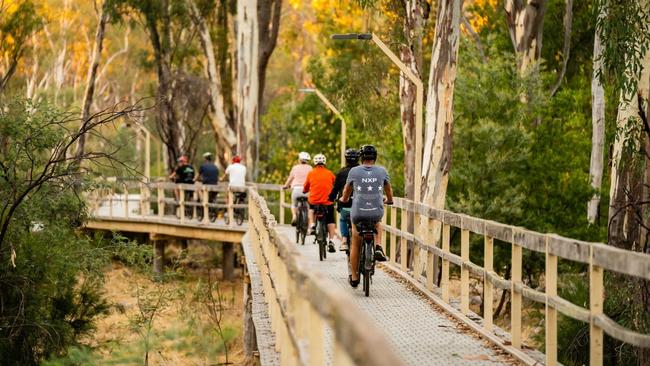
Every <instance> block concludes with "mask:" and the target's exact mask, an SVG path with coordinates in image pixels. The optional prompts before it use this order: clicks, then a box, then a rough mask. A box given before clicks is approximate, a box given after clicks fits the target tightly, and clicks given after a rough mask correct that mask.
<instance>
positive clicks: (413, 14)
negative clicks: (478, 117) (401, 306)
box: [399, 0, 429, 232]
mask: <svg viewBox="0 0 650 366" xmlns="http://www.w3.org/2000/svg"><path fill="white" fill-rule="evenodd" d="M404 7H405V9H404V10H405V11H406V16H405V17H404V27H403V32H404V38H405V40H406V44H404V45H402V46H401V47H400V53H399V57H400V59H401V60H402V62H403V63H404V64H405V65H406V66H408V67H409V69H411V71H413V73H414V74H415V75H416V76H418V77H419V78H422V76H421V70H422V36H423V33H424V25H425V23H426V19H427V18H428V16H429V5H428V4H427V3H426V2H424V1H420V0H407V1H404ZM415 89H416V88H415V85H413V83H412V82H411V81H410V80H409V79H408V78H407V77H406V76H405V75H403V74H400V79H399V97H400V116H401V120H402V132H403V133H402V136H403V143H404V196H405V197H406V198H407V199H413V197H414V196H415V192H414V190H415V166H414V165H413V163H412V162H413V161H415V92H416V90H415ZM409 222H411V220H409ZM411 232H412V231H411Z"/></svg>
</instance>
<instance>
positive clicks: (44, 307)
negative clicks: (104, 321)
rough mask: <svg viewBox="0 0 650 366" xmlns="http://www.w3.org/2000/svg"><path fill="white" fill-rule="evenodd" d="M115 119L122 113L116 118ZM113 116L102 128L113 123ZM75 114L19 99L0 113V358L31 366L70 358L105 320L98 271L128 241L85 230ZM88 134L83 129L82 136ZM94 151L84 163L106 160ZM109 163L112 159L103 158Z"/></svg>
mask: <svg viewBox="0 0 650 366" xmlns="http://www.w3.org/2000/svg"><path fill="white" fill-rule="evenodd" d="M118 114H119V113H118ZM118 114H115V113H114V112H110V113H108V114H107V115H104V116H103V117H101V116H100V117H99V121H97V122H98V123H100V124H101V123H109V122H110V121H112V120H113V119H114V118H117V115H118ZM75 118H76V117H75V114H73V113H62V112H59V111H57V110H56V109H54V108H53V107H51V106H49V105H47V104H33V103H31V102H29V101H15V102H12V103H10V104H6V105H4V106H3V108H2V111H1V112H0V228H1V230H2V231H1V234H0V360H2V364H3V365H35V364H38V363H39V362H40V361H41V360H42V359H43V358H46V357H48V356H51V355H56V354H60V353H62V352H64V351H65V350H66V349H67V347H68V346H70V345H72V344H75V342H76V340H77V339H78V337H79V336H80V335H83V334H87V333H89V332H91V331H92V330H93V321H94V320H95V319H96V317H97V316H99V315H102V314H104V313H106V311H107V310H108V308H109V304H108V303H107V302H106V301H105V300H104V298H103V297H102V292H101V287H102V280H103V275H102V269H103V268H104V267H105V266H106V265H107V264H108V263H109V262H110V260H111V258H112V257H113V256H114V255H115V254H119V253H121V254H120V255H122V256H124V257H130V258H133V257H138V258H142V256H141V255H135V254H129V255H127V254H126V253H127V252H129V251H131V250H136V251H137V250H138V248H137V246H135V245H133V244H127V243H125V242H124V240H120V239H118V240H114V241H111V240H105V239H103V238H101V237H89V236H87V235H85V234H84V232H83V231H81V230H80V227H79V225H80V223H81V222H82V221H83V220H84V219H85V216H86V207H85V204H84V201H83V200H82V199H81V195H83V194H84V192H83V191H84V187H86V186H87V185H86V184H84V183H83V181H80V180H79V179H80V175H79V174H78V172H80V170H79V165H78V162H77V160H76V159H75V157H74V155H73V154H72V147H74V146H75V142H76V139H77V138H78V137H79V133H86V132H87V131H85V132H84V128H85V127H91V126H96V124H95V123H96V122H90V124H82V127H81V129H80V127H79V121H78V120H76V119H75ZM78 131H82V132H78ZM100 156H103V155H102V154H99V155H97V154H94V153H88V154H87V155H84V156H83V158H84V159H86V158H90V157H100ZM104 157H106V156H104Z"/></svg>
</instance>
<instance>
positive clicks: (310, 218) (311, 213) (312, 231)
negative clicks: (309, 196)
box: [307, 203, 316, 235]
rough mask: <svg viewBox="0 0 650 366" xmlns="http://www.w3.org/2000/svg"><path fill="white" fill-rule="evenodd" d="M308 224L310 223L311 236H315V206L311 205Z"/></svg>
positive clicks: (308, 212)
mask: <svg viewBox="0 0 650 366" xmlns="http://www.w3.org/2000/svg"><path fill="white" fill-rule="evenodd" d="M307 222H308V223H309V235H314V232H315V230H316V223H315V221H314V205H312V204H311V203H310V204H309V211H307Z"/></svg>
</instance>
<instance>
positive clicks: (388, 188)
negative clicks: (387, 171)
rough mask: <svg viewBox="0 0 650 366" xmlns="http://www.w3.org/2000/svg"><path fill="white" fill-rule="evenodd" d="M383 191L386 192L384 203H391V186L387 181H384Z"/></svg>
mask: <svg viewBox="0 0 650 366" xmlns="http://www.w3.org/2000/svg"><path fill="white" fill-rule="evenodd" d="M384 193H386V203H391V204H392V203H393V187H392V186H391V185H390V183H389V182H386V183H384Z"/></svg>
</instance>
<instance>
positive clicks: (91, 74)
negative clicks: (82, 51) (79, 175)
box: [76, 7, 109, 166]
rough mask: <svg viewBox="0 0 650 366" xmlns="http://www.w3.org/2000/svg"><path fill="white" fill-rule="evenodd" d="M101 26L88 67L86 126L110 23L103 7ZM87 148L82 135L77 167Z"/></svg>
mask: <svg viewBox="0 0 650 366" xmlns="http://www.w3.org/2000/svg"><path fill="white" fill-rule="evenodd" d="M101 12H102V13H101V15H100V18H99V24H98V25H97V33H96V34H95V47H94V49H93V54H92V57H91V61H90V65H89V67H88V79H87V81H86V91H85V93H84V101H83V109H82V112H81V123H82V124H85V123H86V122H87V121H88V118H89V117H90V107H91V106H92V104H93V98H94V96H95V80H96V79H97V69H98V68H99V61H100V59H101V57H102V49H103V47H104V33H105V30H106V23H107V22H108V17H109V14H108V12H107V11H106V9H105V7H102V10H101ZM85 147H86V135H85V134H82V135H81V136H80V137H79V141H78V142H77V152H76V162H77V166H79V164H80V163H81V158H82V157H83V154H84V150H85Z"/></svg>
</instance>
